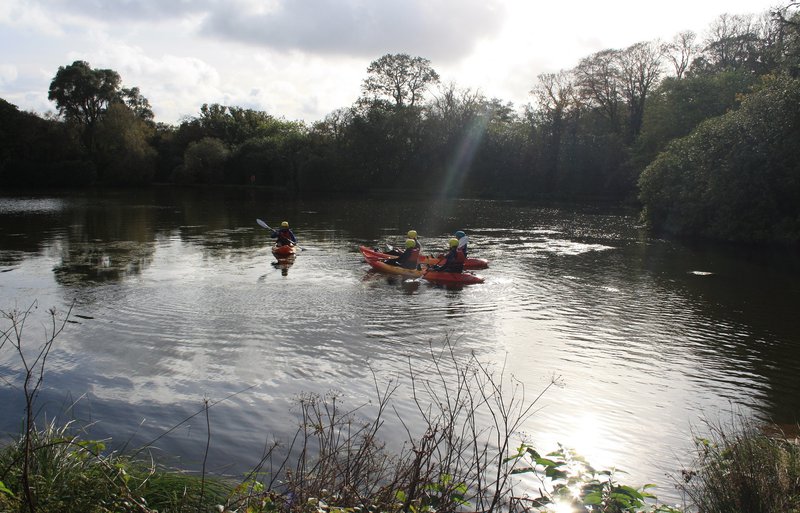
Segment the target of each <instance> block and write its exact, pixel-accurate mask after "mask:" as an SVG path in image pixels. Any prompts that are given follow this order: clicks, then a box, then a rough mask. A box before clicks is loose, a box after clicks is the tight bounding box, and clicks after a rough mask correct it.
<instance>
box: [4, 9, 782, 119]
mask: <svg viewBox="0 0 800 513" xmlns="http://www.w3.org/2000/svg"><path fill="white" fill-rule="evenodd" d="M786 3H788V0H784V1H782V2H781V1H776V0H671V1H670V2H663V1H659V2H656V1H653V0H602V1H600V0H573V1H560V2H551V1H544V0H0V98H2V99H4V100H6V101H8V102H10V103H12V104H14V105H16V106H18V107H19V108H20V109H21V110H26V111H32V112H36V113H39V114H45V113H48V112H54V111H55V110H56V107H55V104H53V103H52V102H50V101H48V100H47V91H48V88H49V85H50V81H51V80H52V79H53V77H54V76H55V74H56V72H57V71H58V68H59V66H67V65H69V64H71V63H72V62H74V61H76V60H83V61H86V62H88V63H89V64H90V65H91V66H92V67H93V68H110V69H113V70H115V71H116V72H118V73H119V74H120V76H121V78H122V85H123V86H125V87H134V86H136V87H139V89H140V91H141V93H142V95H143V96H145V97H146V98H147V99H148V100H149V101H150V104H151V106H152V108H153V111H154V113H155V117H156V121H159V122H164V123H178V122H180V121H181V120H182V119H186V118H188V117H194V116H197V115H198V114H199V111H200V106H201V105H202V104H204V103H209V104H211V103H220V104H223V105H231V106H238V107H244V108H251V109H255V110H260V111H265V112H267V113H268V114H271V115H273V116H276V117H281V118H285V119H287V120H302V121H305V122H307V123H313V122H314V121H319V120H322V119H323V118H324V117H325V116H326V115H327V114H329V113H331V112H333V111H334V110H336V109H339V108H345V107H349V106H351V105H353V103H354V102H355V101H356V100H357V98H358V97H359V95H360V93H361V83H362V82H363V80H364V79H365V78H366V76H367V67H368V66H369V64H370V62H372V61H374V60H376V59H378V58H379V57H381V56H382V55H384V54H387V53H407V54H409V55H411V56H415V57H416V56H419V57H424V58H426V59H429V60H430V62H431V66H432V67H433V69H435V70H436V71H437V72H438V73H439V75H440V77H441V81H442V82H443V83H445V84H450V83H453V84H455V85H456V86H457V87H459V88H464V89H466V88H469V89H471V90H473V91H480V92H481V93H482V94H483V95H485V96H486V97H488V98H499V99H500V100H502V101H503V102H513V104H514V105H515V106H516V107H521V106H523V105H525V104H528V103H531V102H532V97H531V96H530V94H529V93H530V90H531V89H532V88H533V87H534V86H535V85H536V82H537V79H536V77H537V76H538V75H539V74H541V73H552V72H557V71H559V70H561V69H569V68H572V67H574V66H575V65H576V64H577V63H578V61H579V60H580V59H581V58H583V57H586V56H588V55H591V54H592V53H594V52H597V51H600V50H604V49H608V48H625V47H627V46H630V45H632V44H634V43H637V42H640V41H650V40H655V39H661V40H670V39H672V37H673V36H674V35H675V34H677V33H678V32H681V31H684V30H693V31H694V32H696V33H697V34H698V36H699V37H700V38H701V39H702V38H703V36H704V35H705V33H706V31H707V29H708V27H709V25H710V24H711V23H712V22H713V21H714V20H715V19H716V18H718V17H719V16H720V15H721V14H756V15H761V14H763V13H766V12H767V11H768V10H769V9H771V8H774V7H779V6H782V5H785V4H786Z"/></svg>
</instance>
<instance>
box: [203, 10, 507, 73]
mask: <svg viewBox="0 0 800 513" xmlns="http://www.w3.org/2000/svg"><path fill="white" fill-rule="evenodd" d="M233 5H234V6H235V7H234V8H231V7H230V5H226V6H225V7H224V8H216V9H214V10H213V11H211V12H209V15H208V16H207V17H206V18H205V19H204V21H203V24H202V28H201V30H202V32H203V33H206V34H210V35H214V36H216V37H220V38H223V39H226V40H235V41H241V42H246V43H248V44H253V45H259V46H263V47H267V48H272V49H277V50H299V51H302V52H309V53H318V54H328V55H352V56H356V55H358V56H366V57H374V58H377V57H379V56H380V55H382V54H384V53H399V52H405V53H410V54H413V55H419V56H423V57H427V58H430V59H439V60H444V61H450V60H457V59H459V58H461V57H463V56H464V55H466V54H468V53H469V52H470V51H471V49H472V48H473V46H474V44H475V41H476V40H478V39H480V38H481V37H489V36H490V35H492V34H493V33H495V32H496V31H498V30H499V29H500V28H501V26H502V21H503V17H504V9H503V7H502V6H501V4H499V3H498V2H496V1H494V0H406V1H403V2H397V1H393V2H376V1H374V0H295V1H292V0H285V1H281V2H275V3H274V4H273V5H272V8H270V9H256V8H255V7H254V4H253V2H251V1H246V0H239V1H238V2H234V4H233Z"/></svg>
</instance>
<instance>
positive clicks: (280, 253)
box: [272, 244, 297, 258]
mask: <svg viewBox="0 0 800 513" xmlns="http://www.w3.org/2000/svg"><path fill="white" fill-rule="evenodd" d="M295 253H297V248H296V246H295V245H294V244H285V245H283V246H272V254H273V255H275V258H286V257H288V256H292V255H294V254H295Z"/></svg>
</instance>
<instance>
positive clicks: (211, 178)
mask: <svg viewBox="0 0 800 513" xmlns="http://www.w3.org/2000/svg"><path fill="white" fill-rule="evenodd" d="M229 156H230V151H229V150H228V148H227V147H226V146H225V144H224V143H223V142H222V141H220V140H219V139H215V138H213V137H206V138H204V139H201V140H199V141H196V142H193V143H191V144H189V147H188V148H186V153H185V155H184V159H183V161H184V163H183V166H181V167H180V168H178V169H177V170H176V171H175V176H174V179H175V180H176V181H178V182H183V183H204V184H215V183H222V181H223V177H224V174H225V164H226V163H227V161H228V158H229Z"/></svg>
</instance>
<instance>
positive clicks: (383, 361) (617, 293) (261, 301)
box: [0, 189, 800, 496]
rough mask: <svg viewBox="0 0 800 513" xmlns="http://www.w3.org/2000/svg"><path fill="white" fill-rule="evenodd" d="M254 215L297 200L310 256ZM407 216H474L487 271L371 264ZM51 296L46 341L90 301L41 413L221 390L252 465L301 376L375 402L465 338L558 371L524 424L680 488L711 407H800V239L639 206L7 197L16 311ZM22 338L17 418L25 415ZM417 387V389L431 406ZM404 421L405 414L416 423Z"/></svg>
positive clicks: (447, 219) (67, 414) (185, 433)
mask: <svg viewBox="0 0 800 513" xmlns="http://www.w3.org/2000/svg"><path fill="white" fill-rule="evenodd" d="M256 218H262V219H264V220H265V221H266V222H267V223H269V224H270V225H272V226H276V225H278V224H279V223H280V222H281V221H282V220H288V221H289V222H290V223H291V225H292V227H293V229H294V230H295V232H296V234H297V236H298V238H299V240H300V243H301V244H302V245H303V246H304V247H305V248H306V250H305V251H303V252H301V253H300V254H299V256H298V257H297V258H296V259H295V261H294V262H293V264H292V265H291V266H289V267H286V266H283V267H284V268H281V266H278V265H276V262H275V259H274V258H273V257H272V254H271V253H270V250H269V247H270V242H269V237H268V232H267V231H266V230H264V229H263V228H260V227H259V226H257V225H256V223H255V220H256ZM409 229H416V230H417V231H418V232H419V234H420V236H421V242H422V244H423V246H424V250H425V252H432V251H433V250H434V249H436V250H438V249H440V248H443V247H445V245H446V241H447V239H448V238H449V233H452V231H454V230H456V229H464V230H466V231H467V233H468V234H469V236H470V240H471V242H470V248H471V253H472V255H473V256H476V257H483V258H486V259H488V260H489V261H490V267H489V268H488V269H486V270H483V271H479V272H480V274H481V275H482V276H484V277H485V278H486V282H485V283H484V284H480V285H473V286H468V287H464V288H462V289H447V288H442V287H438V286H433V285H430V284H427V283H425V282H422V283H417V282H414V283H408V282H406V281H404V280H401V279H397V278H388V277H386V276H383V275H380V274H376V273H374V272H372V271H370V270H369V267H368V265H367V264H366V263H365V262H364V261H363V259H362V258H361V255H360V254H359V252H358V246H359V245H361V244H366V245H369V246H372V247H376V246H382V245H383V244H385V243H387V242H388V243H392V244H401V243H402V241H403V239H404V237H403V234H405V232H406V231H407V230H409ZM34 300H37V301H38V305H39V308H38V310H36V312H35V313H34V315H33V316H32V318H31V321H30V322H29V324H28V326H27V328H26V335H27V336H26V340H27V341H28V343H30V344H38V343H40V342H41V341H43V340H44V330H45V326H46V322H45V321H46V317H47V316H46V310H47V309H49V308H51V307H55V308H56V309H57V310H58V311H60V312H62V313H63V312H66V311H67V310H68V309H69V306H70V304H72V303H73V302H74V309H73V310H72V317H71V320H72V321H73V322H70V323H68V324H67V327H66V329H65V331H64V332H63V333H62V334H61V336H59V337H58V339H57V342H56V346H55V348H54V350H53V352H52V354H51V356H50V358H49V360H48V362H47V374H46V377H45V390H44V391H43V393H42V395H41V397H40V398H39V401H40V405H42V406H43V409H42V413H41V415H42V416H43V417H44V416H45V415H46V416H47V417H48V418H52V417H54V416H57V417H58V418H59V419H62V420H69V419H75V420H76V421H77V422H78V423H79V424H81V425H84V424H88V423H93V424H92V425H91V427H90V431H91V433H92V434H93V435H94V436H97V437H112V438H113V441H114V444H113V445H114V446H117V447H118V446H120V445H122V444H125V443H127V444H128V445H129V446H132V447H136V446H138V445H141V444H143V443H146V442H149V441H151V440H153V439H155V438H157V437H159V436H160V435H162V434H164V433H165V432H166V431H167V430H169V429H170V428H172V427H174V426H176V425H178V424H180V423H181V421H183V420H184V419H186V418H187V417H189V416H191V415H192V414H194V413H195V412H197V411H199V410H200V409H201V408H202V404H203V401H204V399H208V400H209V401H210V402H212V403H213V402H216V401H221V402H219V403H218V404H216V405H215V406H214V407H213V408H212V409H211V411H210V421H211V424H212V446H211V452H210V459H209V467H210V468H211V469H212V471H220V472H227V473H237V472H243V471H245V470H247V469H249V468H250V466H251V465H252V464H254V463H255V462H256V461H257V460H258V457H259V455H260V453H261V450H262V448H263V446H264V444H265V443H268V442H269V441H271V440H273V439H275V440H281V439H282V438H287V437H288V436H289V435H290V434H291V433H293V432H294V429H295V425H296V420H295V416H296V408H293V405H294V403H295V400H296V398H297V397H298V395H299V394H301V393H305V392H318V393H323V394H324V393H326V392H328V391H332V390H333V391H338V392H340V393H341V394H342V397H343V400H344V401H345V402H346V403H347V404H348V405H350V406H357V405H360V404H362V403H364V402H366V401H368V400H371V399H374V398H375V379H377V381H379V382H381V383H385V382H388V380H391V379H395V378H400V379H402V377H404V376H406V375H407V374H408V369H409V364H411V365H412V366H413V368H414V369H415V370H417V371H421V372H424V369H425V368H426V365H428V364H429V362H430V358H429V356H428V353H429V348H430V346H431V345H433V346H434V347H435V348H436V347H441V346H442V344H443V343H444V341H445V340H450V341H451V342H452V343H453V344H454V346H455V347H456V351H457V354H459V355H468V354H470V353H471V352H472V353H474V354H475V355H476V356H477V357H478V359H479V360H481V361H483V362H487V364H490V365H494V366H496V367H497V368H498V369H500V368H502V367H503V366H504V369H505V373H506V375H507V376H513V377H514V378H516V379H518V380H519V381H520V382H522V383H523V384H524V385H525V389H526V394H527V396H528V397H529V398H533V397H535V396H536V395H537V394H538V393H539V392H540V391H541V390H543V389H544V388H545V387H546V386H547V384H548V383H549V382H550V380H551V379H552V378H553V377H558V381H559V383H560V385H559V386H557V387H554V388H551V389H550V390H548V391H547V392H546V393H545V394H544V395H543V396H542V397H541V398H540V399H539V401H538V403H537V408H538V410H537V412H536V413H535V415H533V416H532V417H531V418H530V419H529V421H528V422H527V423H526V424H525V426H524V433H525V435H526V436H527V437H528V438H529V440H530V441H531V442H532V443H533V444H534V445H535V446H536V447H537V448H538V449H539V450H540V451H541V452H547V451H550V450H553V449H556V448H557V444H558V443H561V444H563V445H565V446H567V447H572V448H575V449H576V450H577V451H578V452H580V453H581V454H583V455H584V456H586V457H587V458H588V459H589V460H590V461H591V462H592V463H594V464H595V465H596V466H612V465H613V466H617V467H619V468H622V469H624V470H626V471H628V473H629V474H630V475H629V476H628V478H629V481H630V482H631V484H644V483H646V482H655V483H658V484H659V485H660V487H659V490H658V491H657V494H658V495H659V496H669V495H670V493H672V492H671V480H670V478H669V477H668V475H669V474H672V473H675V472H676V471H679V469H680V466H681V463H685V462H687V461H688V452H689V449H690V448H691V447H692V432H693V430H695V431H701V432H702V431H703V428H704V426H703V422H704V421H712V422H717V421H720V420H722V421H725V420H729V419H730V418H731V415H732V412H733V414H738V413H743V414H745V415H748V416H754V417H756V418H758V419H763V420H772V421H775V422H779V423H794V422H797V420H798V417H800V380H798V376H800V330H798V328H800V321H798V312H800V262H799V261H798V255H797V253H793V252H775V251H765V250H749V251H746V250H742V249H734V248H730V247H719V246H716V247H714V246H688V245H684V244H680V243H676V242H673V241H666V240H661V239H653V238H650V237H649V236H648V235H647V233H645V232H644V231H643V230H642V229H640V228H638V227H637V218H636V212H632V211H621V210H610V209H602V208H597V207H578V206H562V207H554V206H542V205H536V204H525V203H517V202H499V201H478V200H453V201H450V200H447V201H445V200H442V201H408V200H407V199H403V200H396V199H395V200H391V199H364V200H331V199H315V200H310V199H309V200H302V201H286V200H281V199H279V198H276V197H274V196H272V195H270V194H268V193H265V192H261V191H253V190H225V189H219V190H213V191H209V190H198V191H176V190H172V189H153V190H147V191H136V190H123V191H114V192H93V193H75V192H72V193H68V194H51V195H24V196H23V195H17V196H9V195H4V196H0V310H3V311H6V312H8V311H10V310H12V309H14V308H18V309H25V308H27V307H28V306H29V305H30V304H31V303H32V302H33V301H34ZM7 326H8V323H7V322H6V324H4V326H3V329H6V328H7ZM10 349H11V348H10V347H9V346H8V345H6V346H5V347H3V348H2V350H0V353H1V354H0V378H2V387H0V429H2V432H3V433H7V434H15V433H17V432H18V430H19V427H20V424H21V419H22V409H23V407H22V404H23V401H22V397H21V395H22V394H21V392H20V390H19V388H18V386H17V385H18V383H19V381H18V374H17V372H18V369H19V367H18V365H16V363H15V362H16V361H17V360H16V359H15V358H14V355H13V354H12V352H11V350H10ZM426 362H427V363H426ZM370 369H372V371H370ZM373 372H374V373H375V377H373ZM232 394H234V395H232ZM231 395H232V396H231ZM408 395H409V392H408V391H405V392H404V391H403V390H402V389H401V390H400V391H399V392H398V395H397V400H398V402H399V404H398V406H397V410H398V411H399V412H412V411H413V408H412V407H411V405H410V403H409V402H408V400H407V397H408ZM229 396H231V397H229ZM223 399H224V400H223ZM73 403H74V404H73ZM70 405H72V406H71V407H70ZM408 418H411V417H408ZM389 420H390V421H389V423H388V425H387V427H386V428H385V429H386V431H385V433H384V434H385V435H386V436H387V437H388V438H390V439H392V438H395V437H398V436H399V437H402V436H403V435H404V431H403V430H402V429H401V428H400V426H399V424H398V423H396V422H395V423H392V422H391V416H390V419H389ZM205 443H206V430H205V418H204V417H202V416H198V417H195V418H194V419H192V420H190V421H188V422H185V423H183V424H180V426H179V427H178V428H177V429H175V430H173V431H171V432H170V433H169V434H167V435H165V436H163V437H162V438H160V439H159V440H158V442H156V444H155V445H156V447H157V448H158V449H159V450H160V451H163V454H162V456H163V457H166V456H167V455H169V456H170V457H177V458H180V461H179V462H178V463H177V464H180V465H182V466H184V467H188V468H197V467H198V466H199V465H200V462H201V461H202V458H203V452H204V448H205Z"/></svg>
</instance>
